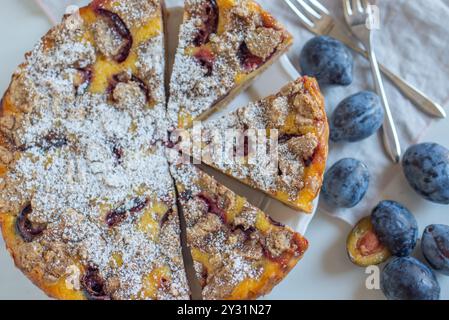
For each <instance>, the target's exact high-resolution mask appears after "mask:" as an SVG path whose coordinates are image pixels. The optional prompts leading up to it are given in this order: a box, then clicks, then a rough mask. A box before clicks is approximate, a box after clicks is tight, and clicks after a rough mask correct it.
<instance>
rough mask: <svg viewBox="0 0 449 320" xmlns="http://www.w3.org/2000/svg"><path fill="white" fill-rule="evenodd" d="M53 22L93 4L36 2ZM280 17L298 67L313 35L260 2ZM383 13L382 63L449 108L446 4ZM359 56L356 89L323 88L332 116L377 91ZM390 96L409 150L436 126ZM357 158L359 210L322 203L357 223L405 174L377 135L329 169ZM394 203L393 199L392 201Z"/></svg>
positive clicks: (274, 3) (337, 6)
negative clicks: (365, 178)
mask: <svg viewBox="0 0 449 320" xmlns="http://www.w3.org/2000/svg"><path fill="white" fill-rule="evenodd" d="M35 1H36V2H38V3H39V5H40V6H41V7H42V8H43V10H44V12H45V13H46V14H47V16H48V17H49V19H50V20H51V21H52V22H53V23H56V22H57V21H59V20H60V17H61V16H62V14H64V12H65V11H66V8H67V6H69V5H79V6H82V5H85V4H86V3H88V2H89V1H88V0H35ZM259 2H260V4H261V5H262V6H264V7H265V8H267V9H268V10H269V11H270V12H271V13H273V15H274V16H275V17H277V18H278V19H279V20H280V21H282V22H283V23H284V25H285V26H286V27H287V29H288V30H289V31H290V32H291V33H292V34H293V35H294V36H295V39H296V41H295V45H294V46H293V48H292V50H291V51H290V53H289V57H290V59H291V61H292V62H293V64H294V65H295V66H296V67H299V66H298V60H299V53H300V50H301V48H302V46H303V45H304V43H305V42H306V41H307V40H309V39H310V38H311V37H312V36H313V35H312V34H310V33H309V32H308V31H307V30H305V29H304V28H302V27H301V25H300V23H299V21H298V18H297V17H296V15H294V14H293V12H291V11H290V10H289V8H288V6H287V5H286V4H285V3H284V1H282V0H259ZM321 2H322V3H323V4H325V5H326V6H327V7H328V9H330V11H331V12H332V13H333V14H334V15H335V16H336V17H337V18H338V19H340V20H342V21H343V18H342V16H343V13H342V8H341V1H340V0H321ZM167 3H168V5H169V6H170V5H177V4H179V5H182V0H168V1H167ZM378 5H379V6H380V13H381V21H382V23H381V26H382V27H381V30H379V31H378V33H377V34H376V51H377V54H378V57H379V60H380V61H381V62H382V63H384V64H385V65H387V66H388V67H390V69H392V70H393V71H395V72H396V73H397V74H399V75H400V76H402V77H404V78H405V79H407V80H408V81H410V82H411V83H412V84H414V85H416V86H417V87H418V88H419V89H420V90H422V91H423V92H426V93H427V94H428V95H429V96H431V97H433V98H434V99H435V100H436V101H437V102H439V103H441V104H442V105H443V106H444V107H445V108H447V107H448V105H449V83H448V82H447V75H448V74H449V59H447V43H449V33H448V32H447V17H449V2H448V1H447V0H433V1H431V2H429V1H426V0H413V1H408V0H395V1H390V0H378ZM354 56H355V61H356V63H355V66H356V68H355V73H354V82H353V84H352V85H351V86H349V87H346V88H343V87H333V88H322V89H323V92H324V94H325V96H326V103H327V110H328V113H329V115H331V113H332V111H333V110H334V109H335V107H336V106H337V104H338V103H339V102H340V101H341V100H342V99H343V98H345V97H346V96H349V95H350V94H353V93H355V92H358V91H361V90H374V86H373V83H372V76H371V73H370V68H369V64H368V62H367V61H366V60H364V58H362V57H360V56H356V55H354ZM386 90H387V95H388V97H389V100H390V105H391V107H392V109H393V110H392V112H393V116H394V119H395V122H396V125H397V127H398V130H399V135H400V140H401V143H402V146H403V149H404V150H405V149H406V148H407V147H408V146H410V145H412V144H414V143H417V142H418V141H419V140H420V137H421V136H422V135H423V133H424V132H425V130H426V129H427V128H428V127H429V126H430V125H431V124H432V123H433V122H434V121H438V120H435V119H432V118H430V117H428V116H427V115H425V114H424V113H422V112H421V111H419V110H418V109H417V108H416V107H415V106H414V105H412V104H411V103H410V102H409V101H408V100H407V99H406V98H404V97H403V96H402V95H401V93H400V92H399V91H398V90H397V89H396V88H395V87H394V86H393V85H391V84H390V83H389V82H388V81H386ZM344 157H353V158H357V159H359V160H362V161H363V162H365V163H366V165H367V166H368V168H369V170H370V172H371V183H370V188H369V191H368V194H367V196H366V197H365V199H364V200H363V201H362V203H360V204H359V205H358V206H357V207H356V208H354V209H350V210H347V209H344V210H342V209H338V210H336V209H333V208H330V207H328V206H327V205H326V204H325V203H323V202H322V203H321V204H320V206H319V210H320V211H323V212H326V213H327V214H330V215H332V216H335V217H337V218H340V219H343V220H344V221H346V222H348V223H349V224H351V225H353V224H355V223H356V222H357V221H358V220H359V219H360V218H361V217H363V216H366V215H369V213H370V212H371V209H372V208H373V207H374V206H375V205H376V204H377V203H378V202H379V201H380V200H383V199H387V198H388V199H390V198H391V195H386V194H384V192H383V190H385V189H386V188H387V186H388V185H389V183H390V182H391V181H392V180H393V178H394V177H395V176H396V175H398V174H402V170H401V167H400V165H393V164H392V163H391V162H390V160H389V159H388V158H387V156H386V155H385V152H384V151H383V146H382V140H381V137H380V136H378V135H377V136H373V137H371V138H369V139H367V140H365V141H362V142H359V143H354V144H343V143H339V144H333V143H331V145H330V156H329V162H328V165H329V166H330V165H332V164H334V163H335V162H336V161H338V160H339V159H341V158H344ZM392 200H394V199H392Z"/></svg>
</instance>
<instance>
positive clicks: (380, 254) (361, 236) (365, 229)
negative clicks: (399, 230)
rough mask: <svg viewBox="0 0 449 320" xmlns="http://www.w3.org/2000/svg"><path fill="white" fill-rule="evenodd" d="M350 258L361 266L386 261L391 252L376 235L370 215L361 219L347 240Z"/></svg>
mask: <svg viewBox="0 0 449 320" xmlns="http://www.w3.org/2000/svg"><path fill="white" fill-rule="evenodd" d="M346 249H347V252H348V256H349V259H350V260H351V261H352V262H353V263H354V264H356V265H358V266H360V267H367V266H371V265H377V264H380V263H382V262H385V261H386V260H387V259H388V258H389V257H390V256H391V253H390V251H389V250H388V248H387V247H385V246H384V245H383V244H382V243H381V242H380V240H379V237H378V236H377V235H376V233H375V231H374V228H373V224H372V223H371V219H370V217H365V218H363V219H362V220H360V221H359V222H358V223H357V225H356V226H355V227H354V229H352V231H351V233H350V234H349V236H348V240H347V241H346Z"/></svg>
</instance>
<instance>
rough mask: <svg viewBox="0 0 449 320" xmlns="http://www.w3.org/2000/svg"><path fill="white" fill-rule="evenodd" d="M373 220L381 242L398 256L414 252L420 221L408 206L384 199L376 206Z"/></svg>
mask: <svg viewBox="0 0 449 320" xmlns="http://www.w3.org/2000/svg"><path fill="white" fill-rule="evenodd" d="M371 222H372V224H373V227H374V231H375V232H376V234H377V236H378V237H379V240H380V242H381V243H382V244H383V245H384V246H386V247H387V248H388V249H390V251H391V253H392V254H393V255H395V256H398V257H405V256H408V255H410V254H411V253H412V251H413V249H414V248H415V246H416V242H417V240H418V222H417V221H416V219H415V217H414V216H413V215H412V214H411V213H410V211H408V209H407V208H405V207H404V206H402V205H401V204H399V203H397V202H394V201H382V202H381V203H379V204H378V205H377V207H376V208H374V210H373V212H372V214H371Z"/></svg>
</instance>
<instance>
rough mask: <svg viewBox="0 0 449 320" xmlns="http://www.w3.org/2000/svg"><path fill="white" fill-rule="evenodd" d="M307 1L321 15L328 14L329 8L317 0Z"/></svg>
mask: <svg viewBox="0 0 449 320" xmlns="http://www.w3.org/2000/svg"><path fill="white" fill-rule="evenodd" d="M309 2H310V3H311V4H312V5H313V6H314V7H315V9H316V10H317V11H318V12H319V13H320V14H321V15H329V14H330V12H329V10H328V9H327V8H326V7H325V6H324V5H323V4H321V3H320V2H319V1H318V0H309Z"/></svg>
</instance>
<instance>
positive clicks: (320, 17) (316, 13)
mask: <svg viewBox="0 0 449 320" xmlns="http://www.w3.org/2000/svg"><path fill="white" fill-rule="evenodd" d="M284 1H285V2H286V3H287V5H288V6H289V7H290V8H291V9H292V10H293V11H294V12H295V13H296V15H297V16H298V17H299V20H300V22H301V23H302V24H303V25H304V26H305V27H306V28H307V29H308V30H309V31H310V32H312V33H314V34H317V35H329V36H331V37H333V38H335V39H338V40H340V41H341V42H343V43H344V44H346V45H347V46H348V47H350V48H351V49H353V50H354V51H356V52H358V53H360V54H362V55H364V56H365V57H366V58H368V53H367V52H366V51H365V50H364V49H363V48H361V47H359V46H358V44H357V43H358V41H357V40H356V39H354V37H352V36H351V34H350V32H349V30H347V27H346V26H344V25H342V24H341V23H339V22H338V21H336V20H335V19H334V18H333V17H332V16H331V15H330V13H329V10H327V8H326V7H325V6H323V5H322V4H321V3H320V2H319V1H318V0H284ZM379 67H380V70H381V71H382V72H383V74H384V75H386V76H387V77H388V78H389V79H390V80H391V81H392V82H393V83H394V84H395V85H396V87H398V88H399V89H400V90H401V92H402V93H403V94H404V95H405V96H406V97H407V98H408V99H410V101H412V102H413V103H414V104H415V105H416V106H418V107H419V108H421V109H422V110H423V111H425V112H426V113H428V114H430V115H432V116H435V117H439V118H446V112H445V111H444V109H443V107H441V106H440V105H439V104H438V103H435V102H434V101H432V99H430V98H429V97H428V96H426V95H425V94H424V93H423V92H421V91H420V90H418V89H417V88H416V87H414V86H413V85H411V84H409V83H407V82H406V81H405V80H404V79H402V78H401V77H399V76H397V75H396V74H394V73H393V72H391V71H390V70H389V69H388V68H387V67H385V66H383V65H382V64H379Z"/></svg>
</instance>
